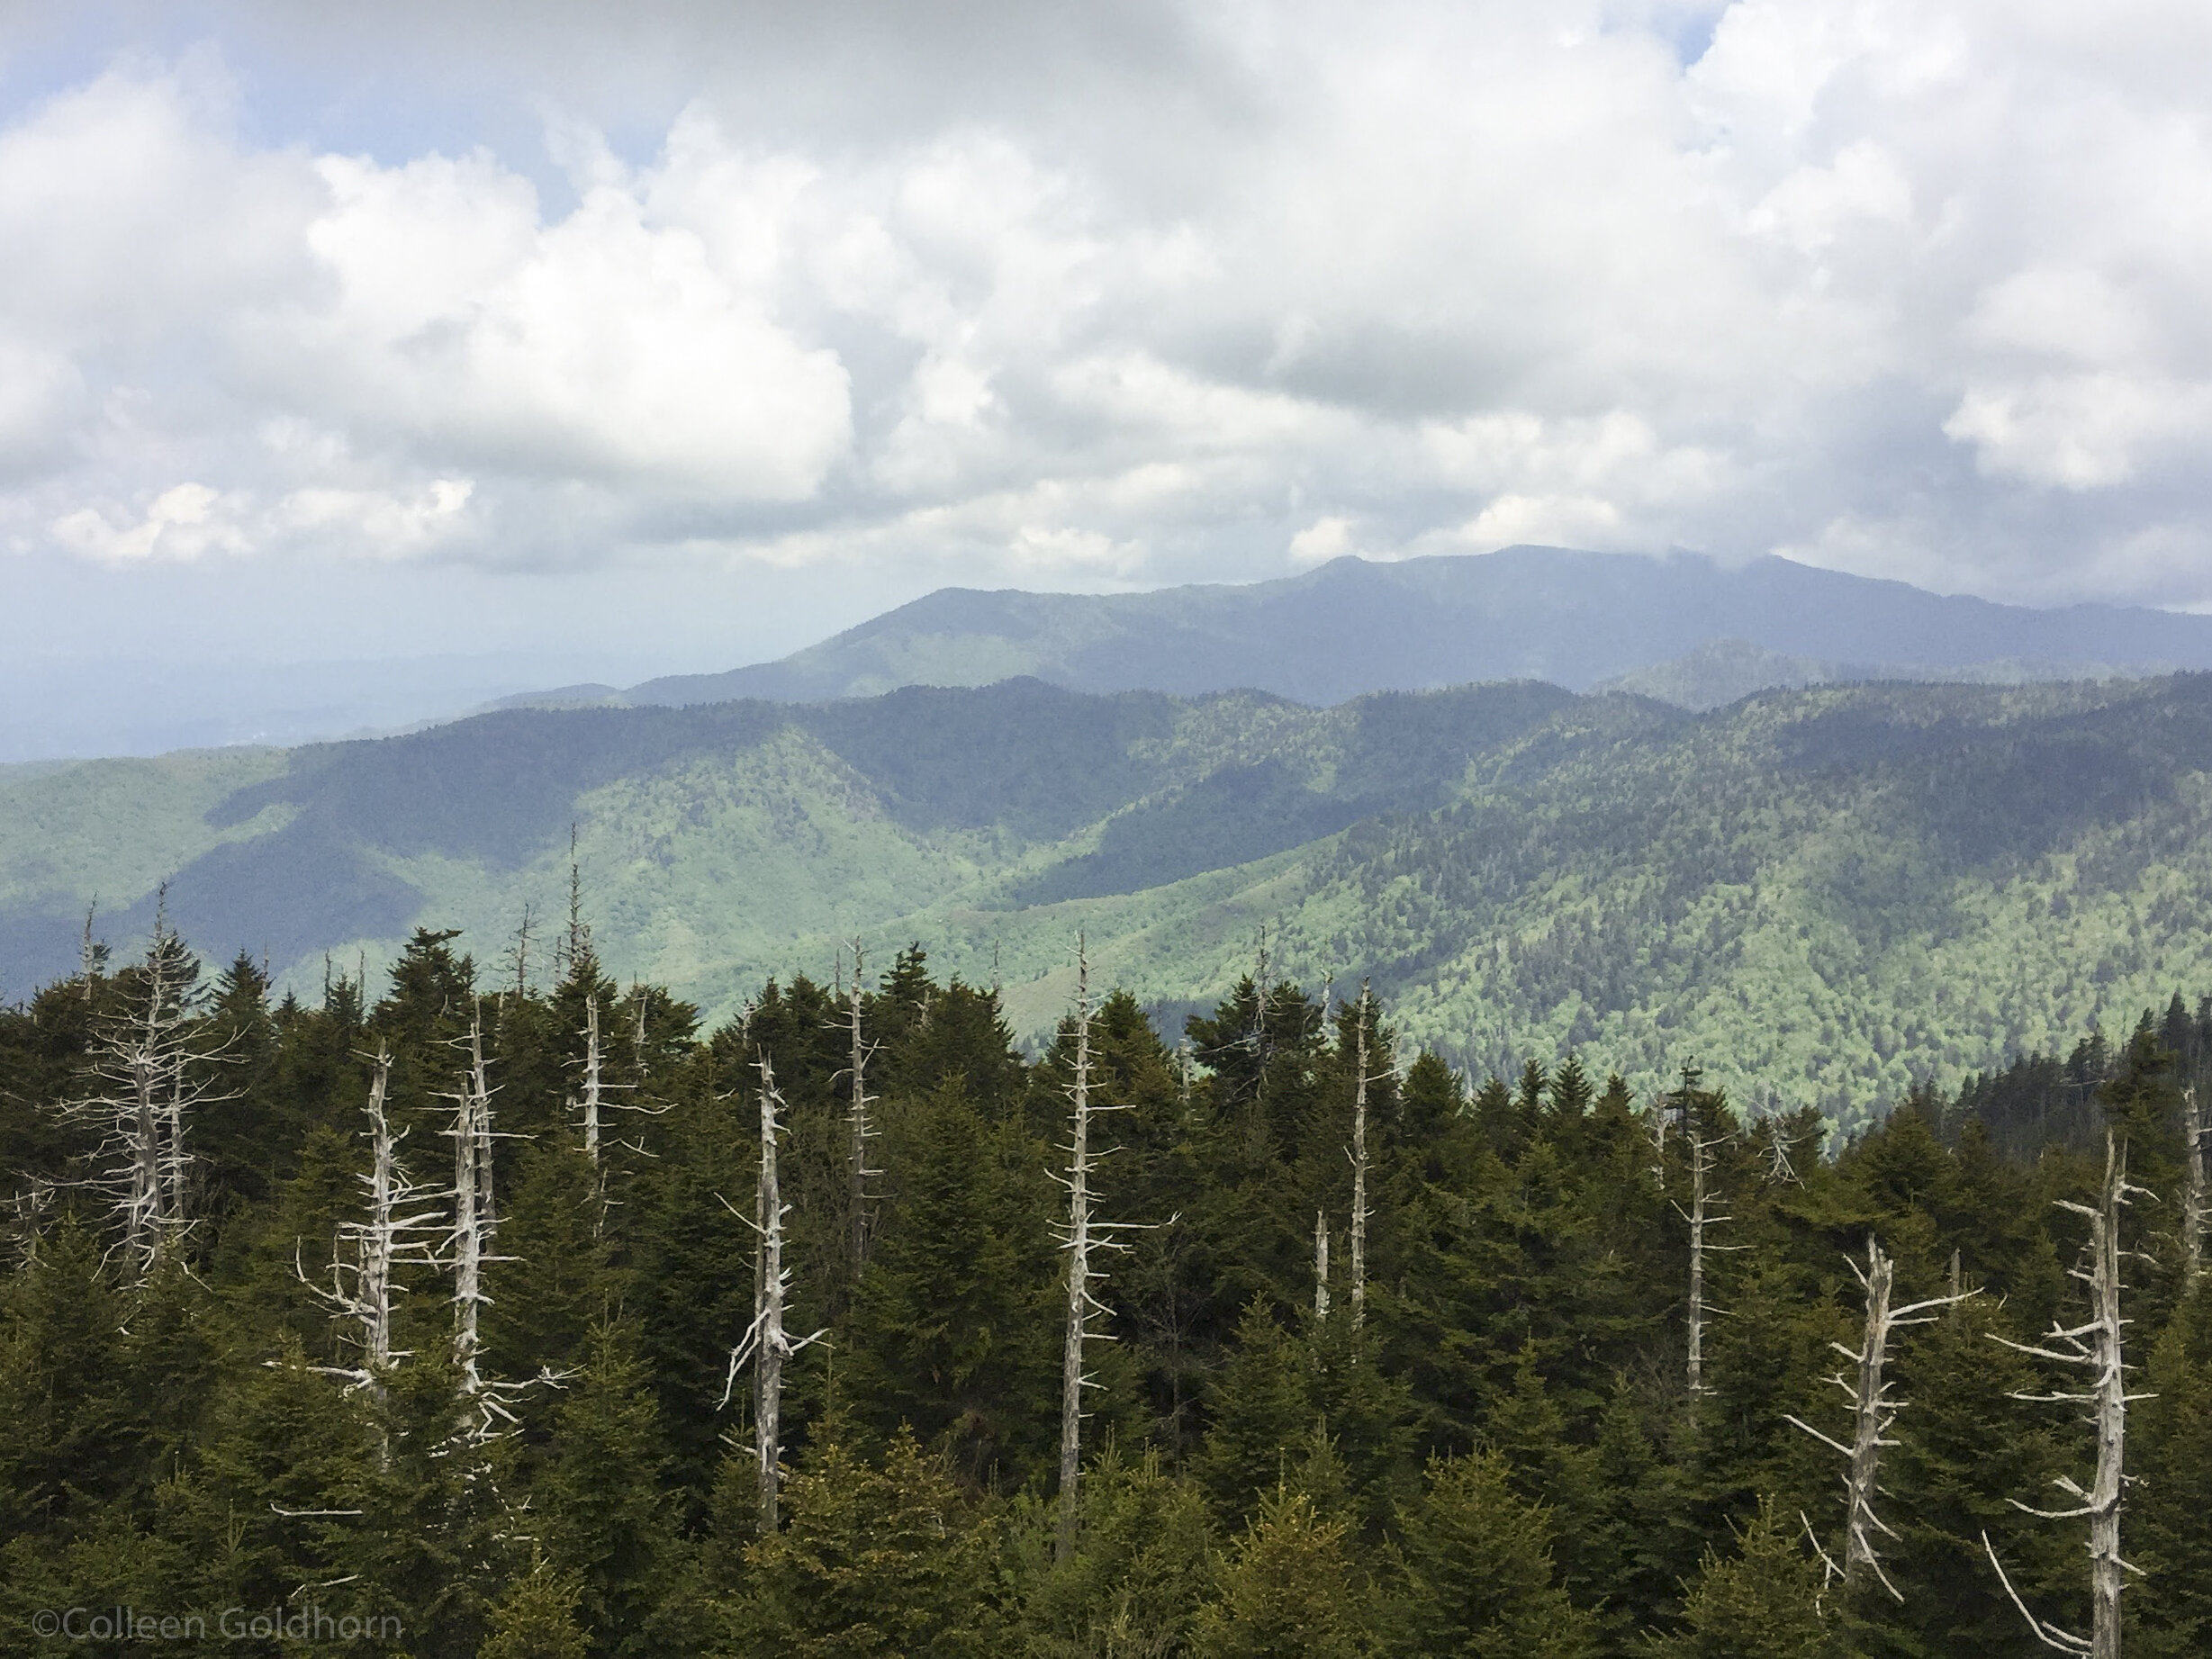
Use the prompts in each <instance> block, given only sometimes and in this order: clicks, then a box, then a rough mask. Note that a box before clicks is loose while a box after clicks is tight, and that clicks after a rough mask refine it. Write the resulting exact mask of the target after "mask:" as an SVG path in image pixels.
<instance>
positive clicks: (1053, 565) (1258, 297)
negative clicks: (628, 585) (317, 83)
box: [0, 0, 2212, 601]
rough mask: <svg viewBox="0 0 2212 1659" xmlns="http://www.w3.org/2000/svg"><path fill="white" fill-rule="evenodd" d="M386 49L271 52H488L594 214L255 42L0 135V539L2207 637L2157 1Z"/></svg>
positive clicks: (430, 39)
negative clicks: (1722, 610) (2140, 605)
mask: <svg viewBox="0 0 2212 1659" xmlns="http://www.w3.org/2000/svg"><path fill="white" fill-rule="evenodd" d="M231 15H232V16H233V17H234V18H245V19H248V20H253V19H260V20H261V21H260V22H258V23H254V25H253V26H254V27H256V28H261V29H263V30H264V32H263V33H261V34H256V35H254V36H253V37H252V38H253V39H254V40H255V41H259V42H260V43H261V46H262V48H263V50H269V49H268V48H267V41H269V40H270V39H272V38H275V37H271V36H269V35H267V34H266V28H267V27H269V26H270V25H267V24H266V17H265V16H264V14H260V13H258V12H255V11H253V10H252V9H251V8H248V9H247V10H245V11H241V12H237V13H235V14H231ZM270 15H273V14H270ZM748 15H749V16H750V15H753V14H748ZM406 16H407V18H408V19H411V21H410V22H406V23H391V24H388V25H378V24H375V23H370V22H367V21H365V20H354V21H351V22H347V23H343V24H341V23H329V24H327V25H317V26H316V27H317V28H321V29H323V30H324V31H325V32H323V33H321V34H317V33H316V32H315V31H314V29H305V31H304V32H300V31H298V30H295V31H294V32H293V33H290V34H286V35H284V41H287V42H289V44H288V45H287V46H286V47H285V49H284V50H290V51H293V52H295V53H302V54H307V55H309V56H311V54H312V53H313V52H314V51H316V50H337V49H335V48H327V47H319V46H318V45H317V42H318V41H323V42H328V41H348V42H354V43H356V44H358V43H359V42H362V41H368V40H371V39H374V40H375V41H377V42H378V43H379V50H383V51H384V52H386V53H388V54H389V55H390V60H391V62H393V63H395V64H399V65H402V66H408V65H411V66H413V69H414V71H416V72H419V73H420V74H422V75H424V76H428V77H430V79H431V80H433V81H436V80H437V79H438V77H441V76H446V75H448V74H450V73H455V72H456V71H455V70H454V68H453V66H454V65H455V64H456V63H464V62H474V63H475V64H476V65H477V66H478V68H479V69H480V70H481V71H482V72H483V74H484V75H487V76H491V77H492V79H493V80H496V79H497V75H498V73H499V72H498V71H497V70H496V67H495V66H496V64H497V63H498V62H500V61H503V59H501V58H500V53H499V51H498V50H495V49H496V48H498V47H499V46H500V45H501V43H502V42H503V43H505V44H507V45H510V46H511V47H512V49H513V52H514V54H515V55H514V58H513V62H514V64H516V65H518V66H522V67H519V68H514V69H513V70H512V72H511V75H512V78H511V80H510V84H509V85H508V86H507V91H508V93H509V94H510V95H511V96H512V98H513V99H514V100H515V101H516V102H517V103H518V104H519V103H528V102H531V101H535V102H536V104H537V106H538V107H540V108H550V109H553V110H555V111H556V112H558V113H556V114H555V115H554V116H552V117H551V118H549V119H548V121H547V122H546V125H547V129H548V131H547V138H546V149H547V151H548V152H549V153H550V155H551V157H552V159H553V162H554V163H555V170H554V171H552V172H546V171H544V170H543V169H542V168H541V167H540V166H539V161H538V158H537V157H535V156H532V155H525V154H521V153H519V152H518V150H517V149H516V145H515V141H514V140H513V139H512V137H511V133H508V134H506V135H505V145H504V148H501V137H502V134H501V132H500V131H495V130H494V129H493V128H492V127H490V126H487V127H486V128H485V129H484V131H483V133H481V134H478V135H476V136H475V137H474V138H465V140H463V141H462V142H459V143H456V142H454V141H453V140H452V138H451V135H450V134H449V133H448V134H447V138H446V140H445V141H443V142H440V143H431V142H429V141H427V140H414V139H411V137H410V135H408V134H406V133H405V132H403V131H399V132H395V133H393V134H389V135H387V137H386V140H385V141H383V142H379V143H377V144H375V145H374V146H366V145H363V146H353V145H329V144H317V143H312V142H309V141H306V140H301V141H297V142H293V141H288V140H287V141H267V140H261V139H257V138H255V137H253V136H250V135H252V134H254V133H257V132H259V131H265V130H266V127H267V124H268V123H267V122H266V119H256V118H255V117H256V116H257V115H259V114H262V113H263V112H260V111H259V110H258V109H257V106H256V104H255V103H254V98H255V95H254V94H253V93H251V92H246V93H240V92H239V91H238V90H237V89H236V88H234V87H233V86H230V84H229V83H228V82H227V81H226V80H225V78H224V76H223V73H222V69H221V59H220V57H219V56H217V55H215V54H216V53H219V52H220V50H221V44H222V41H221V33H222V31H221V27H220V26H218V28H217V43H216V46H215V48H213V49H212V50H210V51H205V52H202V53H200V54H199V55H197V56H188V57H186V58H184V59H176V60H174V61H173V62H171V63H170V64H168V65H167V67H164V66H163V64H162V63H161V61H160V60H158V59H149V58H139V59H131V60H130V61H129V62H127V63H126V64H125V65H124V67H122V68H111V69H107V70H105V71H104V72H100V73H95V74H92V75H89V76H88V77H86V78H85V79H84V80H83V81H82V82H81V84H79V85H77V86H74V87H65V88H63V89H62V90H61V91H60V92H59V94H58V95H54V96H52V97H50V98H49V99H48V100H47V101H45V102H43V103H41V104H35V105H30V106H25V107H21V108H17V109H14V110H13V111H8V110H0V245H5V246H7V247H8V248H10V249H11V257H10V258H9V260H8V261H7V262H5V265H0V523H5V524H6V525H9V526H23V525H38V526H44V527H47V529H46V531H45V532H44V536H45V539H47V540H49V541H50V542H52V543H54V544H56V545H61V546H64V547H67V548H69V549H71V550H74V551H76V552H78V553H80V554H82V555H84V556H86V557H94V558H99V559H104V560H128V559H140V560H149V559H150V560H159V559H168V558H177V557H186V558H189V557H197V556H203V555H207V554H211V553H215V552H222V553H227V554H233V555H245V554H254V553H258V554H260V555H264V556H267V557H272V558H274V557H292V556H296V555H302V554H304V553H308V552H314V551H325V552H334V553H340V554H344V555H348V556H356V555H358V556H378V555H382V556H388V557H390V556H397V557H408V558H424V557H438V558H445V559H460V560H469V561H477V562H483V563H487V564H500V563H516V562H522V563H528V562H532V561H536V562H541V563H591V562H593V561H596V560H600V559H606V558H631V559H636V558H640V557H643V558H652V557H655V556H658V553H657V552H656V550H664V551H665V550H676V551H681V552H682V553H683V554H684V555H686V556H689V555H692V554H695V553H696V552H698V551H699V550H701V549H717V550H721V551H723V552H726V553H730V554H734V555H739V556H744V557H754V558H758V559H761V560H764V561H772V562H781V563H785V564H808V563H819V562H823V561H832V562H836V561H843V562H846V563H848V564H851V566H852V567H853V569H855V570H866V569H878V570H880V569H885V568H889V567H890V566H892V565H901V566H906V567H915V566H919V565H930V566H932V567H933V568H934V567H936V566H943V568H945V569H946V570H947V572H948V573H953V574H957V573H963V572H983V571H995V572H997V573H998V574H999V575H1000V576H1002V577H1004V578H1006V579H1009V580H1021V581H1026V582H1075V583H1099V582H1134V581H1146V580H1162V579H1192V578H1204V577H1207V576H1225V575H1250V574H1261V573H1267V572H1268V571H1269V570H1276V569H1283V568H1289V567H1293V566H1296V565H1297V564H1305V563H1309V562H1311V561H1314V560H1316V559H1320V558H1325V557H1329V556H1333V553H1334V552H1336V551H1345V550H1350V549H1353V548H1357V549H1358V550H1359V551H1361V552H1363V553H1365V554H1368V555H1371V556H1392V555H1399V554H1403V553H1405V552H1409V551H1422V550H1430V549H1441V548H1447V547H1451V548H1467V547H1481V546H1488V545H1500V544H1502V543H1503V542H1506V541H1512V540H1521V539H1534V540H1549V541H1569V542H1583V543H1587V544H1592V545H1603V546H1613V547H1647V548H1654V549H1657V548H1662V547H1665V546H1668V545H1691V546H1699V547H1704V548H1707V549H1710V550H1711V551H1714V552H1717V553H1720V554H1723V555H1747V554H1752V553H1756V552H1761V551H1765V550H1768V549H1784V548H1786V549H1793V550H1796V551H1798V552H1800V553H1801V554H1803V555H1806V556H1812V557H1818V558H1823V559H1827V560H1829V561H1831V562H1835V563H1839V564H1850V565H1852V566H1854V567H1855V568H1861V569H1866V570H1870V571H1877V570H1878V571H1881V572H1882V573H1891V574H1906V575H1910V576H1913V577H1915V578H1916V579H1919V580H1923V581H1927V582H1931V583H1933V584H1934V585H1938V586H1947V587H1959V586H1974V587H1978V588H1980V589H1981V590H1982V591H1988V592H1991V593H1993V594H1997V595H1999V596H2000V597H2052V598H2056V597H2069V596H2079V595H2085V594H2095V595H2101V596H2107V597H2118V598H2129V597H2136V598H2149V599H2160V600H2176V601H2205V600H2212V482H2207V480H2212V471H2208V470H2207V462H2212V318H2207V315H2206V313H2205V312H2204V309H2203V306H2202V302H2201V296H2202V294H2203V293H2205V292H2206V291H2207V285H2212V136H2208V135H2212V124H2208V123H2207V121H2206V120H2205V116H2206V113H2207V112H2206V107H2205V106H2206V95H2204V93H2203V92H2202V90H2201V88H2200V86H2198V83H2197V79H2196V77H2192V76H2190V75H2188V74H2185V73H2182V72H2181V69H2180V65H2182V64H2185V63H2187V62H2189V61H2191V55H2192V53H2194V54H2197V56H2198V58H2200V57H2201V52H2202V51H2203V50H2212V25H2208V24H2207V23H2206V21H2205V17H2204V14H2203V13H2202V8H2200V7H2196V6H2191V5H2181V4H2179V0H2171V3H2163V4H2162V3H2160V0H2128V3H2126V4H2122V5H2117V8H2116V9H2112V10H2109V11H2106V12H2100V13H2099V14H2098V16H2097V17H2096V18H2095V19H2094V20H2090V19H2089V18H2087V17H2086V16H2085V15H2084V14H2081V12H2080V11H2079V10H2078V9H2076V8H2067V7H2061V6H2059V5H2056V4H2055V0H2029V3H2027V4H2021V3H2019V0H2014V3H2013V4H1999V0H1920V3H1917V4H1911V5H1907V4H1905V0H1738V3H1737V4H1734V5H1711V6H1703V7H1701V6H1696V5H1672V4H1668V3H1666V0H1658V3H1655V4H1650V5H1639V4H1633V3H1631V0H1610V3H1603V4H1601V3H1600V0H1562V3H1561V4H1560V5H1554V6H1548V7H1540V8H1530V7H1527V6H1525V5H1514V4H1507V3H1506V0H1483V3H1478V4H1475V5H1449V6H1447V5H1441V4H1391V3H1388V0H1386V3H1385V4H1382V5H1378V6H1377V7H1374V8H1368V9H1365V10H1363V11H1362V12H1360V13H1359V14H1357V15H1355V14H1350V13H1347V12H1345V11H1343V10H1342V9H1341V8H1333V7H1324V6H1319V5H1289V6H1282V7H1266V8H1259V7H1228V8H1220V9H1216V10H1211V11H1208V12H1206V13H1205V14H1204V16H1203V17H1202V18H1201V17H1200V16H1199V15H1198V14H1194V13H1190V12H1187V11H1183V10H1178V9H1176V8H1167V9H1164V10H1160V11H1153V10H1151V9H1147V8H1142V7H1133V8H1127V9H1125V10H1124V9H1118V8H1105V9H1103V10H1101V11H1098V12H1095V13H1088V14H1086V15H1085V16H1084V17H1082V18H1075V17H1073V16H1072V14H1070V16H1069V17H1061V16H1059V15H1058V14H1053V16H1052V18H1045V17H1043V16H1042V15H1041V14H1035V13H1033V12H1028V11H1023V10H1018V9H1007V10H1003V11H998V12H991V11H989V8H986V9H985V11H984V12H982V13H979V14H977V16H976V17H975V18H973V19H969V18H967V17H966V14H962V19H960V20H954V21H949V22H945V23H943V24H942V25H941V29H940V30H939V32H933V31H931V30H919V29H917V28H916V26H915V25H913V24H912V23H911V20H909V19H906V18H905V17H904V16H903V14H894V13H893V12H891V11H880V12H879V11H876V10H873V9H871V8H869V7H867V6H862V7H860V8H859V9H858V10H856V11H853V12H850V13H840V14H839V17H840V19H842V20H843V21H841V22H837V23H835V27H833V26H832V23H830V22H823V23H820V25H819V27H818V28H817V26H816V25H815V24H812V23H807V22H805V21H803V20H799V19H797V18H796V17H795V15H784V16H779V15H777V14H774V12H773V10H772V9H770V10H766V11H762V12H760V13H759V14H758V15H757V16H756V17H755V18H754V22H755V23H757V24H758V26H757V27H755V28H752V29H751V32H749V33H747V32H745V31H738V32H737V33H743V34H745V39H746V41H747V45H746V47H745V50H744V51H738V50H736V48H734V47H731V46H729V45H728V44H727V40H726V38H725V37H729V36H731V34H732V32H731V31H729V30H727V28H724V27H723V26H722V25H721V23H719V22H718V21H717V19H718V14H717V17H716V18H710V17H709V14H708V13H706V12H703V11H702V12H700V13H698V14H696V16H694V15H693V14H691V13H689V12H685V11H683V10H682V8H677V9H674V10H672V11H668V12H666V13H665V14H663V13H656V14H655V19H656V21H655V23H653V24H652V25H651V26H650V27H646V26H644V25H640V26H639V28H638V29H637V30H635V31H632V32H630V33H626V32H625V29H624V28H622V27H617V26H615V25H613V24H610V23H600V22H596V21H592V20H591V18H588V17H586V16H585V14H581V13H579V14H566V13H564V14H562V19H561V23H560V24H559V31H565V32H566V33H565V34H560V33H559V31H556V32H555V37H556V38H555V42H554V44H557V45H559V46H560V50H555V49H554V44H548V37H547V36H546V34H545V33H544V32H543V31H537V32H526V31H525V29H524V25H523V24H521V23H519V22H518V23H512V24H494V23H488V22H485V21H484V20H483V19H482V18H479V19H476V20H475V21H474V22H472V23H468V24H467V26H466V27H465V28H464V27H463V25H462V23H459V22H450V21H448V20H445V19H444V18H443V16H442V14H438V13H437V12H436V11H435V9H418V10H417V11H415V12H411V13H408V14H406ZM1705 23H1710V24H1711V30H1710V45H1709V46H1708V45H1707V44H1706V43H1705V30H1704V27H1703V25H1704V24H1705ZM236 26H237V27H238V28H239V29H241V30H245V29H247V27H248V25H247V23H237V24H236ZM302 27H303V28H304V26H302ZM871 30H873V31H875V32H877V33H878V35H880V39H878V40H877V42H876V43H877V45H878V46H879V47H880V48H882V49H883V50H880V51H878V52H876V53H875V54H874V55H872V56H866V57H865V59H864V61H863V56H862V54H860V53H859V51H858V48H857V47H856V46H855V44H854V41H855V40H856V39H860V38H867V37H868V32H869V31H871ZM410 31H413V33H410ZM855 31H858V32H859V34H858V35H857V36H856V35H855V33H854V32H855ZM248 32H250V31H248ZM940 32H941V33H942V38H939V33H940ZM633 34H634V35H635V37H636V38H632V35H633ZM418 35H419V36H420V38H419V39H418V38H416V37H417V36H418ZM894 38H895V39H896V40H897V41H898V42H900V43H901V44H900V45H899V49H898V51H895V52H894V51H890V50H889V47H888V45H887V44H886V43H887V42H889V41H891V40H892V39H894ZM302 42H304V44H302ZM562 42H565V44H561V43H562ZM1685 42H1687V43H1688V44H1685ZM471 53H474V54H475V56H474V58H471V57H470V56H469V54H471ZM409 54H414V55H413V56H412V57H410V56H409ZM441 54H442V55H441ZM456 54H458V55H457V56H456ZM301 61H302V62H306V61H307V59H306V58H305V57H303V58H302V59H301ZM901 65H904V66H906V67H905V68H901V67H899V66H901ZM389 73H390V75H391V76H392V77H393V80H394V83H395V84H396V81H397V79H398V78H399V77H400V71H399V70H398V69H393V70H391V71H389ZM625 75H628V76H631V77H633V79H632V80H629V81H626V80H624V78H623V77H624V76H625ZM648 82H649V83H650V85H651V86H654V87H656V88H659V89H661V90H660V92H659V94H658V95H659V96H660V97H661V100H662V107H661V108H660V111H659V113H657V114H656V115H655V117H654V119H653V120H652V122H650V123H646V126H645V130H646V131H648V132H649V134H650V135H651V136H649V137H648V138H647V140H646V141H644V142H643V143H639V142H637V141H635V140H634V137H626V138H624V139H623V140H621V141H619V142H618V141H617V140H616V139H615V138H614V137H611V136H610V134H613V133H615V132H616V131H618V130H619V131H621V132H623V133H625V134H631V135H634V134H635V133H637V131H639V130H640V122H639V121H638V119H637V113H636V112H637V104H636V103H635V101H634V97H633V94H634V92H635V85H643V84H646V83H648ZM633 83H635V84H633ZM456 84H457V83H456ZM348 85H351V83H348ZM471 85H472V87H473V86H474V83H473V82H472V83H471ZM618 86H621V87H628V88H630V90H629V91H627V92H623V93H622V94H621V95H620V96H617V95H616V93H614V92H610V91H609V88H610V87H618ZM349 96H350V94H349ZM625 98H631V99H632V101H631V102H629V103H627V104H626V103H624V102H623V99H625ZM595 101H596V103H595ZM618 106H619V107H618ZM595 108H597V109H598V110H599V112H600V113H598V114H597V115H595V114H594V113H592V112H593V110H594V109H595ZM179 480H191V481H193V483H192V485H190V486H185V485H182V484H180V483H179V482H178V481H179ZM187 488H189V489H197V490H201V491H207V492H208V494H207V497H206V499H205V500H203V499H202V498H201V497H199V496H197V495H192V494H188V493H187V494H180V493H178V491H182V490H186V489H187ZM2052 491H2058V492H2060V496H2061V497H2063V500H2065V501H2066V502H2067V503H2068V504H2069V510H2068V511H2067V512H2066V513H2064V514H2063V515H2055V516H2054V515H2051V514H2047V513H2044V512H2042V511H2040V510H2039V508H2038V503H2040V502H2043V501H2044V500H2046V499H2055V498H2051V492H2052ZM165 503H166V505H165ZM195 514H196V515H197V516H196V517H194V515H195ZM11 534H15V535H17V536H18V539H19V541H20V540H21V539H22V538H23V536H30V537H31V538H32V539H33V540H36V539H38V533H36V532H32V531H22V532H17V531H14V530H12V531H11Z"/></svg>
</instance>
